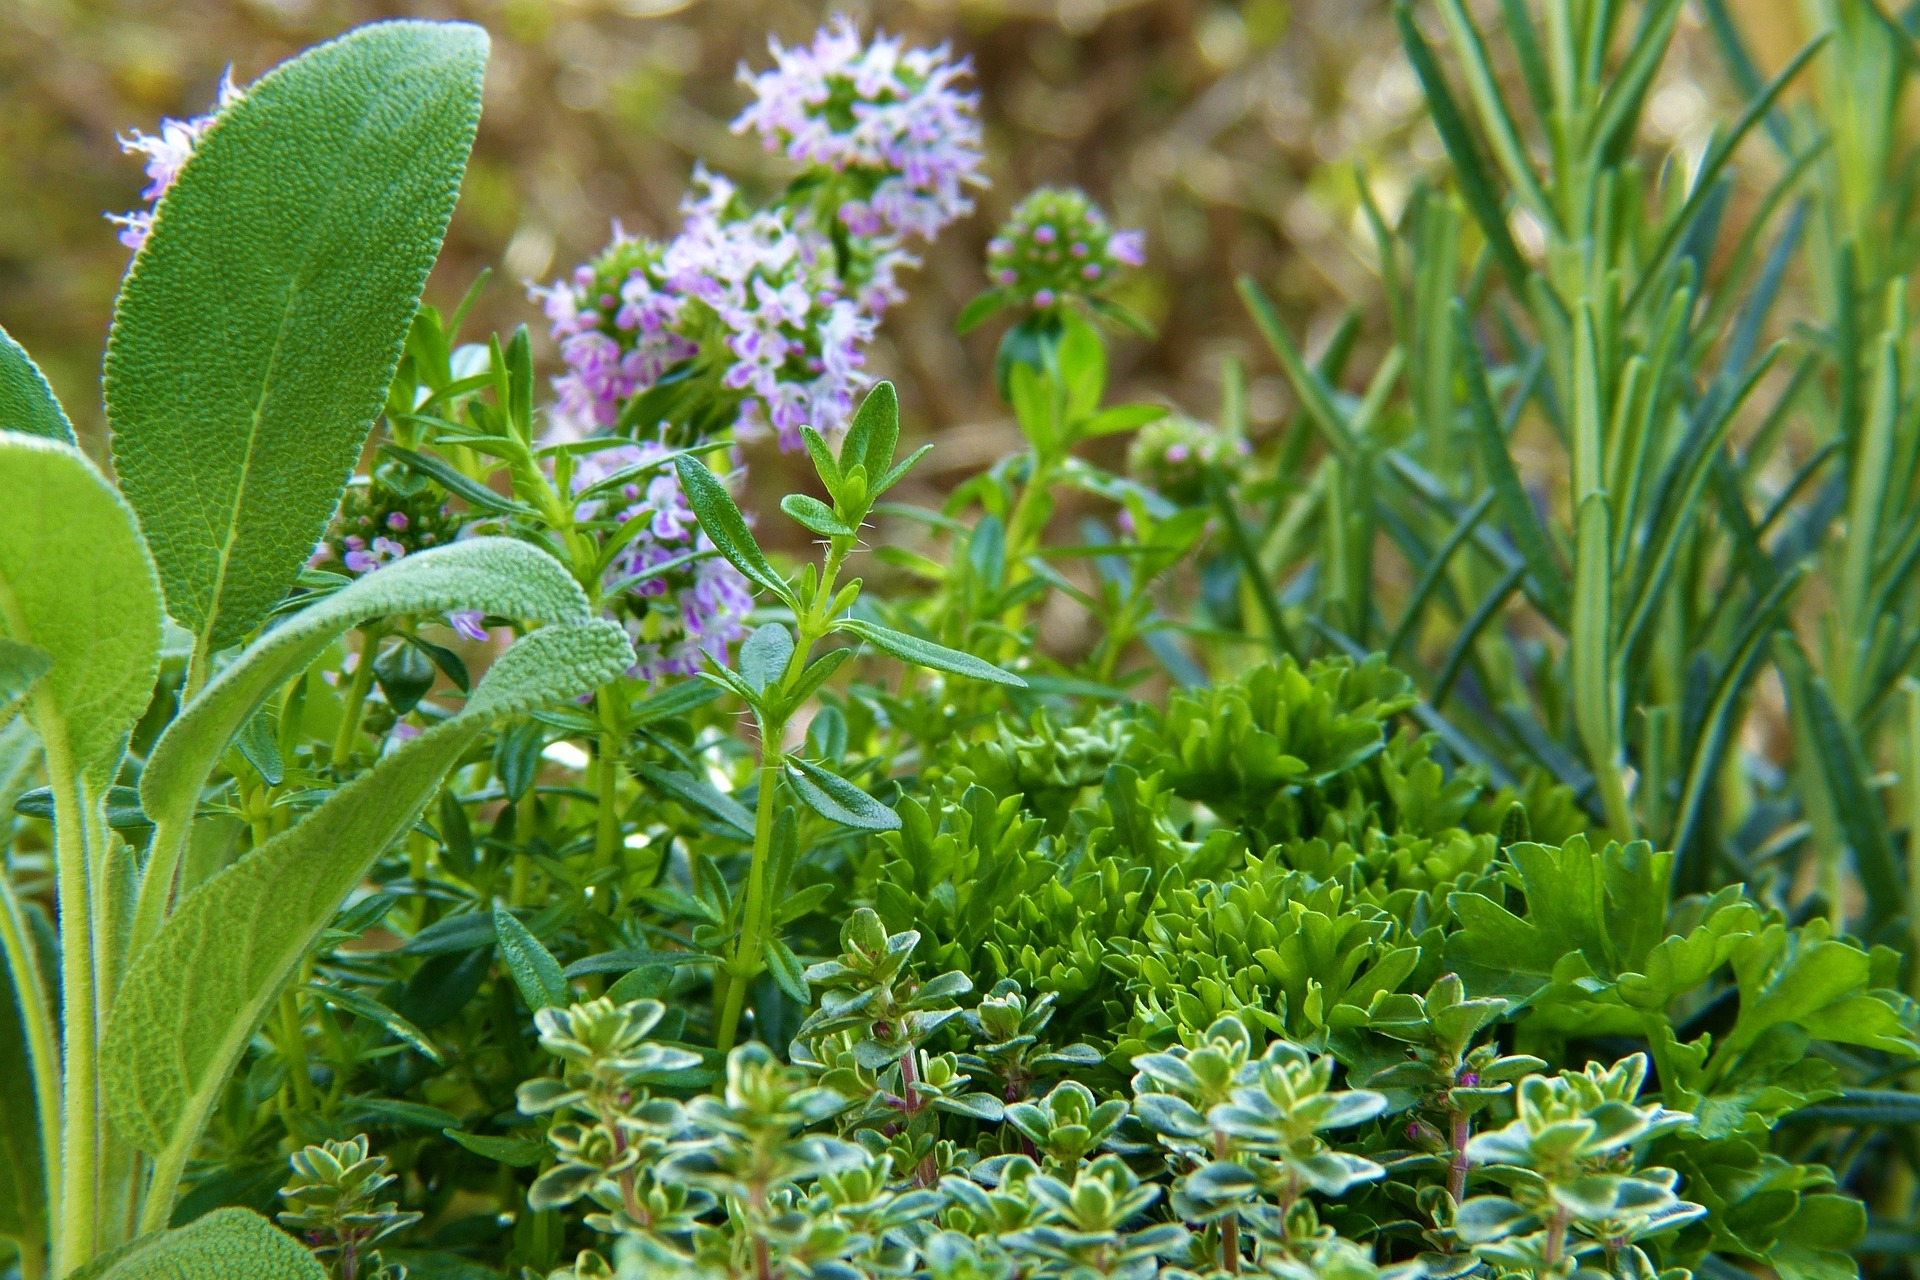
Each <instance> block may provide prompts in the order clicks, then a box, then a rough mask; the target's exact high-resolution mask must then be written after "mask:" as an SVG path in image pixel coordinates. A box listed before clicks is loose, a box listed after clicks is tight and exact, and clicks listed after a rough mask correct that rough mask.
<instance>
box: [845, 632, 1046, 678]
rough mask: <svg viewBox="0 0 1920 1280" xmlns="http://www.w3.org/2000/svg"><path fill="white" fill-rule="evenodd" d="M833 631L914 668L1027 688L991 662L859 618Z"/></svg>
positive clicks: (1010, 673) (1014, 676)
mask: <svg viewBox="0 0 1920 1280" xmlns="http://www.w3.org/2000/svg"><path fill="white" fill-rule="evenodd" d="M833 629H834V630H835V631H844V632H846V633H847V634H848V635H851V636H859V637H860V638H861V639H862V640H865V641H866V642H867V643H868V644H870V645H872V646H873V647H874V648H876V649H878V650H880V651H881V652H882V653H890V654H892V655H893V656H894V657H896V658H898V659H900V660H901V661H902V662H911V663H913V664H914V665H915V666H920V667H931V668H933V669H934V670H935V671H945V672H947V673H949V674H951V675H956V676H967V677H970V678H971V679H974V680H990V681H992V682H993V683H994V684H1004V685H1011V686H1013V687H1014V688H1016V689H1024V688H1026V687H1027V682H1026V681H1025V680H1022V679H1021V678H1020V677H1019V676H1017V675H1014V674H1013V672H1011V671H1002V670H1001V669H1000V668H999V667H996V666H994V665H993V664H992V663H991V662H987V661H986V660H984V659H981V658H976V657H974V656H973V655H972V654H970V653H962V652H960V650H958V649H949V648H947V647H946V646H945V645H943V644H935V643H934V642H933V641H931V640H922V639H921V638H920V637H918V636H910V635H907V634H905V633H904V632H900V631H894V630H892V629H890V628H888V627H883V626H880V625H878V624H876V623H872V622H863V621H861V620H860V619H858V618H842V619H841V620H840V621H838V622H836V623H834V624H833Z"/></svg>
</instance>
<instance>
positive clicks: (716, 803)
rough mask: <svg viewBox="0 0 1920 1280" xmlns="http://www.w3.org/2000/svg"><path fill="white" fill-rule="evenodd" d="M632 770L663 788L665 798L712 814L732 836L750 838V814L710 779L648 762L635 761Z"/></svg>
mask: <svg viewBox="0 0 1920 1280" xmlns="http://www.w3.org/2000/svg"><path fill="white" fill-rule="evenodd" d="M634 772H635V773H637V774H639V775H640V776H641V777H643V778H645V779H646V780H647V781H648V782H651V783H652V784H653V785H654V786H656V787H658V788H659V789H660V790H662V791H664V792H666V794H667V796H668V798H670V799H673V800H677V801H678V802H679V803H681V804H683V805H685V806H687V808H689V809H692V810H694V811H695V812H696V813H703V814H705V815H706V816H707V817H709V818H712V819H713V820H714V821H715V822H717V823H719V824H720V825H721V826H722V827H724V828H725V829H726V830H727V832H728V833H729V834H731V835H733V836H734V837H735V838H737V839H740V840H752V839H753V815H752V814H751V813H748V812H747V810H746V809H745V808H744V807H743V806H742V805H741V804H740V802H739V801H738V800H735V799H734V798H733V797H732V796H730V795H728V794H726V793H725V792H724V791H721V790H720V789H719V788H717V787H715V786H714V785H713V784H712V783H709V782H704V781H702V780H701V779H699V778H696V777H694V776H693V775H692V774H690V773H679V772H676V771H675V770H672V769H666V768H662V767H661V766H659V765H657V764H650V763H643V764H640V765H637V766H636V767H635V768H634Z"/></svg>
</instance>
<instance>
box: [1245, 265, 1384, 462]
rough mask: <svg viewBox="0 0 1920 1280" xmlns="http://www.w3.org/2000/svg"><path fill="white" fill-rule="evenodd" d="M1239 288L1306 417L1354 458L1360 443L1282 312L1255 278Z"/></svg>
mask: <svg viewBox="0 0 1920 1280" xmlns="http://www.w3.org/2000/svg"><path fill="white" fill-rule="evenodd" d="M1238 288H1239V290H1240V300H1241V301H1242V302H1243V303H1245V304H1246V307H1247V314H1249V315H1251V316H1252V317H1253V323H1254V326H1255V327H1256V328H1258V329H1259V330H1260V336H1261V337H1263V338H1265V339H1266V340H1267V347H1268V348H1269V349H1270V350H1271V351H1272V352H1273V354H1274V357H1275V358H1276V359H1278V360H1279V361H1280V371H1281V372H1282V373H1284V374H1286V375H1287V382H1288V384H1289V385H1290V386H1292V388H1293V394H1294V395H1296V396H1298V397H1299V398H1300V405H1301V407H1302V408H1303V409H1305V410H1306V413H1307V417H1308V418H1309V419H1310V420H1311V421H1312V422H1313V425H1314V426H1316V427H1319V428H1320V431H1321V433H1322V434H1324V435H1325V436H1326V438H1327V444H1328V445H1329V446H1331V447H1332V449H1333V451H1334V452H1335V453H1337V454H1339V455H1340V457H1341V458H1342V459H1343V460H1346V461H1352V460H1353V458H1354V457H1355V456H1356V454H1357V453H1358V451H1359V446H1358V445H1356V444H1355V443H1354V439H1353V433H1352V432H1351V431H1349V430H1347V422H1346V419H1345V418H1344V417H1342V416H1341V413H1340V410H1339V408H1338V406H1336V405H1335V404H1334V401H1333V392H1332V391H1331V390H1330V389H1329V388H1328V387H1327V384H1326V383H1325V382H1324V381H1322V380H1321V377H1320V375H1319V374H1318V373H1316V372H1314V371H1313V370H1312V369H1310V368H1308V367H1307V360H1306V357H1305V356H1303V355H1301V354H1300V348H1298V347H1296V346H1294V345H1293V338H1292V336H1291V335H1289V334H1288V333H1287V326H1286V322H1285V321H1283V320H1281V319H1280V313H1279V312H1278V311H1275V310H1274V308H1273V303H1272V302H1271V301H1269V300H1268V298H1267V295H1266V294H1265V293H1264V292H1263V291H1262V290H1261V288H1260V286H1259V285H1257V284H1255V283H1254V281H1253V277H1251V276H1241V277H1240V280H1239V283H1238Z"/></svg>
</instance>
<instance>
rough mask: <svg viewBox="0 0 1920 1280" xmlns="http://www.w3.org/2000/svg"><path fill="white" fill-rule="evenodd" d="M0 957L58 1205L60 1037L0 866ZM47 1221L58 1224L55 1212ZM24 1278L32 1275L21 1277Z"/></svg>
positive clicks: (26, 1252) (51, 1194)
mask: <svg viewBox="0 0 1920 1280" xmlns="http://www.w3.org/2000/svg"><path fill="white" fill-rule="evenodd" d="M0 955H4V956H5V957H6V964H7V970H8V972H9V973H11V974H12V975H13V989H14V992H15V994H16V995H17V997H18V999H19V1001H20V1021H21V1024H22V1029H23V1030H24V1032H25V1033H26V1040H27V1061H28V1062H29V1063H30V1064H31V1066H32V1070H33V1099H34V1106H35V1108H36V1109H37V1110H38V1112H39V1119H40V1163H41V1166H42V1172H43V1174H44V1175H45V1178H46V1196H47V1204H48V1205H49V1206H50V1207H51V1206H55V1205H58V1204H59V1203H60V1033H59V1030H58V1029H57V1028H56V1026H55V1025H54V1020H53V1010H52V1009H51V1008H49V1007H48V1004H47V983H46V980H45V978H43V977H42V976H41V973H40V954H39V950H38V949H37V947H36V946H35V944H34V941H33V935H32V934H31V933H30V932H29V931H28V928H27V917H26V912H25V911H23V910H22V909H21V907H20V899H19V898H18V897H17V896H16V895H15V894H14V892H13V882H12V881H11V880H9V879H8V878H7V875H6V870H5V868H4V867H0ZM48 1216H49V1218H51V1219H53V1220H55V1221H57V1220H58V1217H59V1215H58V1213H57V1212H53V1213H50V1214H49V1215H48ZM33 1254H34V1250H33V1249H32V1248H30V1247H28V1246H27V1245H22V1246H21V1250H20V1257H21V1260H22V1265H23V1267H33V1266H37V1265H38V1263H37V1260H36V1259H35V1258H34V1257H33ZM23 1274H31V1273H30V1272H23Z"/></svg>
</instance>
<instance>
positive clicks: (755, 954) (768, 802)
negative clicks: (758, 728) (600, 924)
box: [713, 648, 800, 1053]
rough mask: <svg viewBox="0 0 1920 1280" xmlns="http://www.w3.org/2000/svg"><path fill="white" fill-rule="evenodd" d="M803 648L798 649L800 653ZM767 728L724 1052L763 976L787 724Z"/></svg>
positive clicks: (720, 1038)
mask: <svg viewBox="0 0 1920 1280" xmlns="http://www.w3.org/2000/svg"><path fill="white" fill-rule="evenodd" d="M799 651H800V650H799V649H798V648H796V649H795V652H796V653H798V652H799ZM782 683H784V681H783V682H782ZM765 728H766V736H765V737H763V738H762V739H761V741H760V801H759V804H758V805H757V806H756V807H755V811H754V817H753V866H752V869H751V870H749V871H748V872H747V903H746V910H745V919H744V921H743V922H742V923H741V926H740V942H739V946H738V948H737V949H736V950H735V951H734V953H733V963H732V964H730V965H729V966H728V970H729V973H728V982H727V994H726V997H725V1003H724V1004H723V1005H722V1006H721V1012H720V1025H719V1027H718V1028H717V1029H716V1030H715V1032H714V1037H713V1043H714V1047H715V1048H717V1049H719V1050H720V1052H721V1053H726V1052H727V1051H728V1050H729V1049H732V1048H733V1042H734V1038H735V1037H736V1036H737V1035H738V1034H739V1030H740V1011H741V1009H742V1007H743V1006H744V1005H745V1003H746V999H747V986H748V984H749V983H751V982H752V981H753V980H754V979H755V978H756V977H758V976H759V974H760V970H761V967H762V966H761V963H760V943H761V933H762V925H761V919H760V918H761V916H762V915H763V914H765V909H764V906H763V901H764V899H765V898H766V893H767V860H768V853H769V851H770V850H771V849H772V847H773V796H774V792H775V791H777V790H779V786H780V770H781V768H782V767H783V766H784V765H785V763H786V755H785V753H784V752H782V751H781V749H780V738H781V735H782V734H784V733H785V732H786V728H787V726H786V724H785V722H784V721H782V722H780V723H778V724H770V725H767V726H765Z"/></svg>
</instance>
